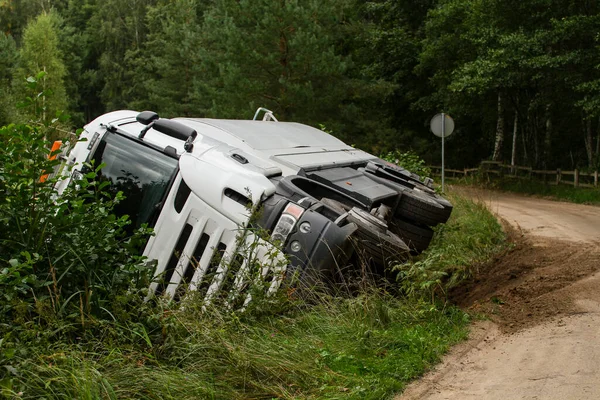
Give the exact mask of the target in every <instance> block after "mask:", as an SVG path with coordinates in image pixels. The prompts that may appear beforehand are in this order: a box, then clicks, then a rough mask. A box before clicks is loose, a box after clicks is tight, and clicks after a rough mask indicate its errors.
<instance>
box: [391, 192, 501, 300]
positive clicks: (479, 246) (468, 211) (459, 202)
mask: <svg viewBox="0 0 600 400" xmlns="http://www.w3.org/2000/svg"><path fill="white" fill-rule="evenodd" d="M447 197H448V198H449V200H451V202H452V203H453V205H454V209H453V211H452V216H451V217H450V220H448V222H447V223H446V224H444V225H439V226H437V227H436V228H435V236H434V240H433V241H432V243H431V245H430V246H429V248H428V249H427V250H426V251H425V252H423V254H422V255H421V256H419V258H417V259H415V260H413V261H410V262H409V263H407V264H404V265H398V266H397V267H396V268H395V269H396V270H397V271H398V272H399V275H398V279H399V283H400V285H401V287H402V288H403V289H404V291H405V292H406V293H407V294H409V295H414V296H417V297H425V298H432V297H434V296H435V295H436V294H440V293H445V292H446V291H447V289H449V288H452V287H455V286H457V285H458V284H460V283H461V282H463V281H464V280H465V279H468V278H470V277H472V276H473V275H475V274H476V272H477V267H478V265H480V264H482V263H485V262H488V261H489V260H490V259H491V258H492V257H493V256H494V255H496V254H498V253H500V252H501V251H502V250H503V249H505V248H506V240H505V239H506V238H505V234H504V232H503V230H502V227H501V226H500V224H499V223H498V220H497V219H496V218H495V217H494V216H493V215H492V213H491V212H490V211H489V210H488V209H487V207H486V206H485V204H483V203H476V202H474V201H472V200H470V199H467V198H466V197H463V196H462V195H460V194H459V193H454V192H450V194H449V195H448V196H447Z"/></svg>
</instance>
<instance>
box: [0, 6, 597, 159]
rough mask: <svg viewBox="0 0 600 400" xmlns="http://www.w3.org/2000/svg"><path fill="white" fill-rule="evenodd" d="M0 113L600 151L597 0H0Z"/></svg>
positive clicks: (4, 118) (464, 149)
mask: <svg viewBox="0 0 600 400" xmlns="http://www.w3.org/2000/svg"><path fill="white" fill-rule="evenodd" d="M0 31H1V33H0V126H1V125H5V124H7V123H9V122H27V121H29V120H31V119H32V116H31V115H28V111H26V109H24V108H20V107H19V104H20V102H21V101H22V99H26V98H27V97H29V98H30V99H31V97H32V96H35V93H32V92H31V85H30V84H29V83H30V82H28V81H27V78H28V77H30V76H36V75H38V74H39V73H40V72H44V73H45V74H43V76H42V77H41V84H42V88H43V89H44V90H45V91H46V93H47V94H49V95H48V96H45V97H44V99H43V107H42V108H43V115H42V117H43V119H45V120H47V121H48V122H49V121H51V120H53V119H55V118H56V116H57V115H58V114H57V113H60V112H61V111H66V113H67V114H68V115H69V116H70V118H69V120H68V122H63V125H64V126H63V128H64V129H63V130H62V132H63V135H65V136H68V133H67V132H69V131H75V129H77V128H80V127H82V126H83V125H84V124H85V123H87V122H88V121H90V120H91V119H93V118H95V117H96V116H98V115H100V114H102V113H104V112H107V111H112V110H116V109H134V110H140V111H141V110H153V111H156V112H158V113H159V114H160V115H161V116H163V117H175V116H194V117H216V118H252V115H253V113H254V111H255V110H256V108H257V107H261V106H262V107H266V108H268V109H271V110H273V111H274V113H275V115H276V116H277V117H278V119H279V120H283V121H297V122H302V123H305V124H310V125H313V126H317V127H322V128H323V129H326V130H327V131H329V132H332V133H333V134H335V135H336V136H338V137H339V138H341V139H342V140H344V141H346V142H347V143H350V144H353V145H355V146H357V147H360V148H363V149H365V150H368V151H371V152H374V153H376V154H380V153H382V152H387V151H392V150H400V151H407V150H412V151H414V152H416V153H417V154H419V155H420V156H421V157H422V158H423V159H424V160H425V161H426V162H427V163H428V164H431V165H439V164H440V153H441V144H440V141H439V138H436V137H435V136H434V135H433V134H432V133H431V132H430V131H429V120H430V119H431V118H432V117H433V116H434V115H435V114H437V113H439V112H446V113H448V114H450V115H451V116H452V117H453V118H454V121H455V125H456V130H455V132H454V134H453V135H452V136H451V137H450V138H448V139H447V143H446V160H447V165H448V166H449V167H453V168H463V167H472V166H476V165H478V164H479V162H480V161H481V160H485V159H488V160H501V161H504V162H507V163H510V162H513V163H515V164H517V165H525V166H533V167H538V168H545V169H550V168H565V169H569V168H580V169H596V168H598V166H599V164H600V157H599V155H600V90H599V89H600V3H599V2H598V1H597V0H374V1H365V0H327V1H315V0H0Z"/></svg>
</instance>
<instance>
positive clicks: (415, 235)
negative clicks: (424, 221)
mask: <svg viewBox="0 0 600 400" xmlns="http://www.w3.org/2000/svg"><path fill="white" fill-rule="evenodd" d="M390 228H391V230H392V232H394V233H395V234H396V235H398V236H399V237H400V238H401V239H402V240H404V242H405V243H406V244H407V245H408V247H409V248H410V249H411V250H412V251H413V252H414V253H416V254H420V253H422V252H423V251H425V250H426V249H427V247H429V243H430V242H431V239H432V238H433V230H432V229H431V228H430V227H428V226H425V225H415V224H413V223H411V222H410V221H406V220H404V219H397V220H395V221H394V222H393V223H392V225H391V227H390Z"/></svg>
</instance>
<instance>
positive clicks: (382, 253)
mask: <svg viewBox="0 0 600 400" xmlns="http://www.w3.org/2000/svg"><path fill="white" fill-rule="evenodd" d="M347 220H348V222H354V223H355V224H356V225H357V226H358V230H357V231H356V233H355V238H356V241H357V242H358V246H359V248H358V249H357V251H358V252H359V253H360V252H361V251H362V252H363V253H364V254H365V256H366V258H367V259H370V260H372V261H373V262H374V263H376V264H379V265H383V266H385V265H386V262H388V261H391V260H394V259H395V260H406V258H407V257H408V255H409V253H410V248H409V247H408V246H407V245H406V243H404V242H403V241H402V239H400V238H399V237H398V236H397V235H396V234H394V233H392V232H390V231H389V230H388V229H387V224H386V223H385V222H384V221H381V220H380V219H379V218H376V217H374V216H373V215H371V214H369V213H368V212H366V211H365V210H362V209H359V208H356V207H354V208H353V209H352V210H350V211H349V212H348V217H347Z"/></svg>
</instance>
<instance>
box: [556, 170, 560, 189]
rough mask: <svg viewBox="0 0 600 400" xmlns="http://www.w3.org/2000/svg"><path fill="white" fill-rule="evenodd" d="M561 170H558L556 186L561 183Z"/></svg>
mask: <svg viewBox="0 0 600 400" xmlns="http://www.w3.org/2000/svg"><path fill="white" fill-rule="evenodd" d="M560 178H561V177H560V168H557V169H556V186H558V184H559V183H560Z"/></svg>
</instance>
